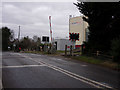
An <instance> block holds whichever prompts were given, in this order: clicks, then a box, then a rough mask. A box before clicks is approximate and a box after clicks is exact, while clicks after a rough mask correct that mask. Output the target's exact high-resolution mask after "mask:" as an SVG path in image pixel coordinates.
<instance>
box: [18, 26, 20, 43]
mask: <svg viewBox="0 0 120 90" xmlns="http://www.w3.org/2000/svg"><path fill="white" fill-rule="evenodd" d="M19 40H20V26H19V31H18V41H19Z"/></svg>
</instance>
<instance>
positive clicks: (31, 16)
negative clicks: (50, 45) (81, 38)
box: [2, 1, 81, 38]
mask: <svg viewBox="0 0 120 90" xmlns="http://www.w3.org/2000/svg"><path fill="white" fill-rule="evenodd" d="M69 15H74V16H80V15H81V13H80V12H79V10H78V9H77V7H76V6H75V5H74V4H73V2H72V1H71V2H34V1H32V2H3V3H2V26H7V27H8V28H10V29H12V30H13V31H14V33H15V38H17V37H18V30H19V26H20V30H21V34H20V38H22V37H25V36H29V37H30V38H32V37H33V36H35V35H37V36H38V37H41V36H50V25H49V16H51V23H52V36H53V38H68V37H69Z"/></svg>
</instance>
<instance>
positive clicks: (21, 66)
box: [2, 64, 46, 68]
mask: <svg viewBox="0 0 120 90" xmlns="http://www.w3.org/2000/svg"><path fill="white" fill-rule="evenodd" d="M39 66H46V65H44V64H42V65H20V66H3V67H2V68H24V67H39Z"/></svg>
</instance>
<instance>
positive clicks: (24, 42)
mask: <svg viewBox="0 0 120 90" xmlns="http://www.w3.org/2000/svg"><path fill="white" fill-rule="evenodd" d="M19 47H21V48H22V49H30V47H31V39H30V38H29V37H28V36H27V37H24V38H22V39H21V40H20V43H19Z"/></svg>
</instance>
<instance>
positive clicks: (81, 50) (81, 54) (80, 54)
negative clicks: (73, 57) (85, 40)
mask: <svg viewBox="0 0 120 90" xmlns="http://www.w3.org/2000/svg"><path fill="white" fill-rule="evenodd" d="M81 55H82V45H81V47H80V56H81Z"/></svg>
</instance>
